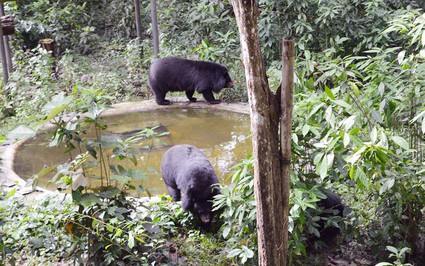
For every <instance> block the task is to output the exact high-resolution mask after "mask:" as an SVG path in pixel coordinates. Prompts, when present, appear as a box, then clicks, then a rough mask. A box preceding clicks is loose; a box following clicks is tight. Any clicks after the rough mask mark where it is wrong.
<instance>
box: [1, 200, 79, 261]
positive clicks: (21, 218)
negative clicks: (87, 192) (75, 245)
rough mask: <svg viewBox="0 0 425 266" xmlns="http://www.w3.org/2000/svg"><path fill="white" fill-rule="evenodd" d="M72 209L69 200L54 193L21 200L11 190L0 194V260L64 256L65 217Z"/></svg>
mask: <svg viewBox="0 0 425 266" xmlns="http://www.w3.org/2000/svg"><path fill="white" fill-rule="evenodd" d="M72 212H73V206H72V204H70V202H69V201H67V200H64V199H63V198H60V197H58V196H55V197H45V198H42V199H38V200H30V201H25V200H23V199H18V198H16V197H13V192H12V193H9V194H8V195H5V194H3V193H2V194H1V196H0V228H1V230H0V250H1V251H2V261H3V262H5V263H8V264H11V265H14V264H15V265H19V264H23V263H25V262H31V263H32V264H39V263H43V261H50V262H54V261H58V262H59V261H61V260H67V258H65V255H66V254H67V253H68V252H69V251H70V249H71V241H70V238H71V237H70V236H69V235H68V234H66V233H65V231H64V226H65V219H66V217H67V216H68V215H69V214H70V213H72Z"/></svg>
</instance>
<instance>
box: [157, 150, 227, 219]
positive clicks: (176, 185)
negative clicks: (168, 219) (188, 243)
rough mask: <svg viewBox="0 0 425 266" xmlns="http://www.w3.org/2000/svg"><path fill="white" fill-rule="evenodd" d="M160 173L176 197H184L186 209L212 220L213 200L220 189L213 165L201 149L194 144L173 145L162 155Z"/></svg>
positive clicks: (200, 217)
mask: <svg viewBox="0 0 425 266" xmlns="http://www.w3.org/2000/svg"><path fill="white" fill-rule="evenodd" d="M161 173H162V178H163V179H164V182H165V185H166V186H167V189H168V192H169V193H170V195H171V197H172V198H173V200H174V201H179V200H180V199H181V201H182V208H183V209H184V210H188V211H192V212H194V213H195V214H196V215H197V216H198V218H199V219H200V220H201V222H202V223H204V224H209V223H210V222H211V221H212V217H213V213H212V202H211V200H212V199H213V197H214V196H215V195H217V194H219V193H220V189H219V188H218V179H217V176H216V174H215V172H214V168H213V167H212V165H211V163H210V161H209V160H208V159H207V157H205V155H204V154H203V153H202V151H200V150H199V149H198V148H196V147H194V146H191V145H176V146H174V147H171V148H170V149H168V150H167V152H166V153H165V154H164V156H163V157H162V162H161ZM181 193H183V196H181Z"/></svg>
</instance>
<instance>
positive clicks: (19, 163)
mask: <svg viewBox="0 0 425 266" xmlns="http://www.w3.org/2000/svg"><path fill="white" fill-rule="evenodd" d="M176 107H178V108H176ZM201 107H205V108H200V105H199V103H198V104H196V105H195V104H190V105H188V104H184V105H181V106H174V107H173V108H172V107H166V108H161V107H158V109H149V110H147V111H140V112H139V111H136V112H131V111H130V110H129V109H128V108H124V110H121V111H120V112H115V113H113V114H110V115H106V116H104V117H102V119H101V121H102V123H104V124H106V125H107V129H106V130H105V131H103V132H102V139H103V140H108V139H109V140H110V139H117V138H120V139H125V138H128V137H131V136H132V135H134V134H136V133H137V132H139V131H141V130H143V129H145V128H151V127H155V126H159V128H158V130H159V131H161V132H168V134H167V135H163V136H160V137H158V138H157V140H156V141H154V142H152V141H151V140H143V141H140V142H138V143H136V144H135V145H133V146H132V148H133V149H134V150H136V158H137V159H138V164H137V165H136V166H134V165H133V164H132V163H131V162H130V161H127V162H122V161H118V160H116V159H115V160H114V159H108V160H110V161H109V164H121V165H123V166H124V167H125V168H132V169H137V170H140V171H141V172H143V173H144V175H145V177H146V179H145V180H143V181H137V182H133V183H132V184H133V185H135V186H138V185H143V186H144V187H146V188H148V189H149V190H151V192H152V194H159V193H167V190H166V188H165V185H164V183H163V181H162V179H161V173H160V164H161V158H162V156H163V154H164V153H165V151H166V150H167V149H168V148H170V147H171V146H173V145H176V144H190V145H194V146H196V147H198V148H199V149H201V150H202V151H203V152H204V153H205V155H206V156H207V157H208V158H209V159H210V161H211V164H212V165H213V167H214V168H215V171H216V174H217V176H218V177H219V180H220V182H221V183H226V180H227V177H228V175H229V173H230V172H231V171H232V169H231V168H232V166H233V165H235V164H236V163H237V162H239V161H240V160H242V159H244V158H246V156H247V155H248V154H249V153H251V150H252V149H251V138H250V118H249V115H248V114H246V108H242V109H241V108H235V110H236V111H232V110H230V111H229V110H221V109H220V108H219V106H218V105H214V106H211V105H207V104H205V103H204V104H203V105H201ZM222 107H226V108H223V109H229V108H228V107H229V105H224V104H223V106H222ZM212 108H213V109H212ZM125 109H126V110H125ZM230 109H233V108H230ZM126 111H127V112H126ZM129 111H130V112H129ZM87 136H88V138H90V137H92V133H90V131H89V132H88V134H87ZM50 138H51V133H48V132H47V133H43V134H39V135H37V137H35V138H33V139H31V140H27V141H25V142H24V143H23V144H21V145H20V146H19V147H18V149H17V150H16V152H15V159H14V164H13V165H14V167H13V168H14V171H15V172H16V173H17V174H18V175H19V176H20V177H21V178H23V179H25V180H26V179H29V178H33V177H34V176H35V175H36V174H37V173H39V172H40V171H41V170H42V169H43V168H44V167H47V166H55V165H58V164H63V163H66V162H67V161H70V155H69V154H65V153H64V148H61V147H59V148H57V147H49V142H50V140H49V139H50ZM106 152H107V153H108V151H106ZM75 155H76V154H75V153H74V154H73V155H72V157H73V158H75ZM91 174H92V175H93V176H98V175H99V174H98V173H96V170H94V172H92V173H91ZM52 176H53V174H52V175H48V176H46V177H43V178H40V179H39V180H38V186H39V187H41V188H47V189H49V190H55V189H56V188H57V187H58V185H57V184H55V183H52V182H51V178H52ZM88 185H89V187H92V188H94V187H97V186H99V185H100V180H99V179H98V178H88Z"/></svg>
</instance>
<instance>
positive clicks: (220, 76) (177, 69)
mask: <svg viewBox="0 0 425 266" xmlns="http://www.w3.org/2000/svg"><path fill="white" fill-rule="evenodd" d="M148 81H149V87H150V88H151V90H152V91H153V93H154V94H155V99H156V103H157V104H160V105H167V104H170V101H169V100H166V99H165V95H166V94H167V92H169V91H185V92H186V96H187V98H188V99H189V101H191V102H195V101H196V98H194V97H193V94H194V92H195V91H197V92H199V93H202V95H203V96H204V98H205V100H206V101H207V102H209V103H210V104H217V103H220V100H216V99H215V98H214V95H213V92H220V91H221V90H222V89H223V88H233V82H232V79H231V78H230V76H229V73H228V71H227V68H225V67H224V66H222V65H219V64H216V63H212V62H206V61H193V60H188V59H184V58H178V57H165V58H161V59H158V60H156V61H155V62H154V63H153V64H152V65H151V67H150V69H149V75H148Z"/></svg>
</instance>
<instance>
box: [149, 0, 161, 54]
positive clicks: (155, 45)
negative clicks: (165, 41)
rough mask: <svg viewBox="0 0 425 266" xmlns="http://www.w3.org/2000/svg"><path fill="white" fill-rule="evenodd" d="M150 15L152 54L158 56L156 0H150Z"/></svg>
mask: <svg viewBox="0 0 425 266" xmlns="http://www.w3.org/2000/svg"><path fill="white" fill-rule="evenodd" d="M151 17H152V35H153V55H154V56H155V57H158V53H159V33H158V18H157V10H156V0H151Z"/></svg>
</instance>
